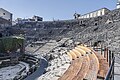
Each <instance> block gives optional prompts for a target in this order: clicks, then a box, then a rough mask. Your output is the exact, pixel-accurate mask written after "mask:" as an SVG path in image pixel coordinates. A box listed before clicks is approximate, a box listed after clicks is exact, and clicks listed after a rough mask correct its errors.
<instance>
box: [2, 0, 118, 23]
mask: <svg viewBox="0 0 120 80" xmlns="http://www.w3.org/2000/svg"><path fill="white" fill-rule="evenodd" d="M116 2H117V0H0V7H1V8H4V9H6V10H8V11H10V12H11V13H13V15H14V16H13V18H14V19H15V18H28V17H32V16H33V15H38V16H42V17H43V18H44V20H47V21H48V20H53V18H54V19H56V20H57V19H60V20H66V19H72V18H73V14H74V13H75V12H77V13H80V14H85V13H88V12H91V11H94V10H97V9H100V8H103V7H106V8H108V9H110V10H113V9H115V8H116Z"/></svg>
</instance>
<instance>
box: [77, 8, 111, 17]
mask: <svg viewBox="0 0 120 80" xmlns="http://www.w3.org/2000/svg"><path fill="white" fill-rule="evenodd" d="M109 11H110V10H108V9H107V8H102V9H99V10H96V11H93V12H90V13H87V14H84V15H81V16H80V17H79V19H81V18H93V17H98V16H102V15H105V14H107V13H108V12H109Z"/></svg>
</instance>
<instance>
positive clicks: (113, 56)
mask: <svg viewBox="0 0 120 80" xmlns="http://www.w3.org/2000/svg"><path fill="white" fill-rule="evenodd" d="M112 59H114V60H113V72H112V76H113V80H114V64H115V57H114V53H113V52H112Z"/></svg>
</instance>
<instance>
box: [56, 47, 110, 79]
mask: <svg viewBox="0 0 120 80" xmlns="http://www.w3.org/2000/svg"><path fill="white" fill-rule="evenodd" d="M67 55H68V56H69V58H70V60H71V64H70V66H69V67H68V69H67V70H66V71H65V73H64V74H63V75H62V76H61V77H60V78H59V79H58V80H83V79H85V80H97V79H98V78H103V79H104V78H105V75H106V74H107V71H108V68H109V67H108V62H107V60H106V59H105V58H103V57H102V55H100V54H99V53H97V52H95V51H94V50H93V49H91V48H89V47H86V46H83V45H78V46H77V47H75V48H74V49H72V50H70V51H69V52H67Z"/></svg>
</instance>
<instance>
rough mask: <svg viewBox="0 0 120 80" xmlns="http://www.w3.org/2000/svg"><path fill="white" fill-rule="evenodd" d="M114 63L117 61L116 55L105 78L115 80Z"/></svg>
mask: <svg viewBox="0 0 120 80" xmlns="http://www.w3.org/2000/svg"><path fill="white" fill-rule="evenodd" d="M114 63H115V57H113V59H112V63H111V65H110V68H109V71H108V73H107V75H106V77H105V80H114Z"/></svg>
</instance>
